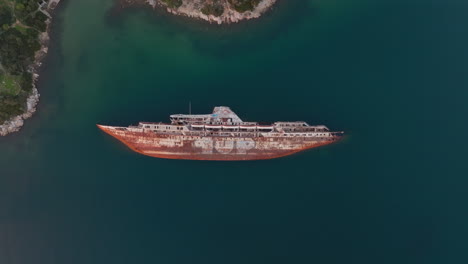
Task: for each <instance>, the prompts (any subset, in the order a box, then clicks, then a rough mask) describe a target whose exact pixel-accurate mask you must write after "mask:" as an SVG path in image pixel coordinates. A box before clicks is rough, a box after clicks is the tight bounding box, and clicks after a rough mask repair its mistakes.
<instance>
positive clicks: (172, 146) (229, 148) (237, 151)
mask: <svg viewBox="0 0 468 264" xmlns="http://www.w3.org/2000/svg"><path fill="white" fill-rule="evenodd" d="M97 127H98V128H99V129H100V130H102V131H103V132H105V133H106V134H108V135H110V136H112V137H114V138H115V139H117V140H119V141H120V142H122V143H123V144H125V145H126V146H127V147H128V148H130V149H131V150H132V151H134V152H137V153H139V154H142V155H145V156H150V157H154V158H163V159H179V160H210V161H246V160H268V159H275V158H281V157H285V156H289V155H292V154H295V153H298V152H302V151H304V150H308V149H312V148H316V147H320V146H324V145H329V144H332V143H335V142H336V141H338V140H339V138H338V139H334V140H322V141H309V142H302V141H301V140H300V139H296V138H291V139H281V144H278V142H276V141H279V140H278V139H272V138H259V137H257V138H217V137H209V136H207V137H182V136H171V135H156V134H154V133H145V132H128V131H126V132H121V131H119V130H117V129H115V128H114V127H110V126H103V125H97ZM273 146H275V147H273ZM283 146H287V147H283Z"/></svg>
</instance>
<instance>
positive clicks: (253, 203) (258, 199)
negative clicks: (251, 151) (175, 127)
mask: <svg viewBox="0 0 468 264" xmlns="http://www.w3.org/2000/svg"><path fill="white" fill-rule="evenodd" d="M467 11H468V4H467V3H465V2H463V1H455V0H453V1H442V0H436V1H431V2H429V3H428V1H422V0H421V1H417V0H414V1H403V0H396V1H395V0H394V1H390V0H388V1H386V0H383V1H379V3H375V1H368V0H357V1H354V2H352V3H348V2H344V1H338V0H327V1H322V0H310V1H299V0H297V1H280V2H279V3H278V5H277V6H276V7H275V8H274V9H273V10H272V11H271V12H269V13H268V14H266V15H265V16H264V17H262V18H261V19H259V20H256V21H250V22H245V23H241V24H236V25H230V26H216V25H209V24H207V23H204V22H200V21H192V20H190V19H186V18H179V17H174V16H171V15H168V14H165V13H164V12H155V13H154V12H152V11H150V10H143V9H131V10H125V11H122V10H120V11H119V10H112V0H105V1H104V0H103V1H94V0H80V1H67V2H65V4H64V5H63V6H61V7H60V10H58V12H57V15H56V20H55V22H54V26H53V35H54V39H53V42H52V44H51V51H50V54H49V56H48V58H47V60H46V62H45V67H44V68H43V70H42V74H41V79H40V83H39V89H40V93H41V95H42V97H41V102H40V106H39V111H38V112H37V113H36V114H35V116H34V117H33V118H32V119H31V120H28V121H27V122H26V125H25V127H24V129H23V130H22V131H21V132H19V133H17V134H14V135H11V136H8V137H5V138H1V139H0V208H2V210H0V263H8V264H10V263H14V264H16V263H35V264H38V263H47V264H49V263H67V264H72V263H88V264H91V263H93V264H94V263H285V262H287V263H392V264H393V263H411V264H414V263H465V262H466V260H468V259H467V256H466V249H467V244H466V235H468V234H467V233H468V232H467V231H468V228H467V226H466V220H468V215H467V212H466V209H465V207H466V206H465V201H466V198H467V197H466V196H467V195H466V191H465V189H466V188H465V187H466V184H467V180H466V176H464V175H465V174H466V172H465V173H464V172H463V171H466V162H463V161H464V159H465V157H466V154H467V148H466V145H467V144H466V143H465V141H464V140H463V135H464V131H465V130H466V129H467V124H466V114H467V113H468V111H467V109H466V106H465V105H466V103H465V101H466V98H467V93H468V92H467V90H466V89H464V88H465V87H466V85H467V84H468V77H467V76H466V69H467V66H468V60H467V59H468V58H467V57H468V56H467V55H468V54H467V52H466V47H467V46H468V34H467V33H468V32H467V31H468V30H467V28H466V23H467V22H468V21H467V18H466V16H465V14H466V12H467ZM189 101H191V102H192V112H194V113H207V112H210V111H211V110H212V107H214V106H216V105H228V106H230V107H231V108H232V109H233V110H234V111H236V112H237V113H238V114H239V116H240V117H241V118H244V119H245V120H247V121H277V120H304V121H307V122H309V123H311V124H325V125H327V126H329V127H330V128H331V129H334V130H344V131H346V133H347V137H346V138H345V140H343V141H342V142H340V143H338V144H334V145H330V146H326V147H322V148H318V149H313V150H310V151H307V152H304V153H301V154H298V155H293V156H290V157H286V158H283V159H277V160H269V161H255V162H254V161H252V162H196V161H177V160H163V159H155V158H149V157H145V156H141V155H138V154H136V153H133V152H131V151H129V150H128V149H126V148H125V147H124V146H122V145H121V144H119V143H118V142H117V141H116V140H114V139H112V138H110V137H109V136H107V135H105V134H103V133H102V132H100V131H99V130H98V129H97V128H96V127H95V124H96V123H102V124H109V125H129V124H136V123H137V122H139V121H167V120H168V115H169V114H173V113H184V112H187V111H188V109H187V108H188V102H189ZM454 137H456V138H454ZM459 137H461V138H459Z"/></svg>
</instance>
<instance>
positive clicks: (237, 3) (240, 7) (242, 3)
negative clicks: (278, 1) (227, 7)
mask: <svg viewBox="0 0 468 264" xmlns="http://www.w3.org/2000/svg"><path fill="white" fill-rule="evenodd" d="M228 1H229V3H230V4H231V5H232V7H233V8H234V9H235V10H236V11H237V12H240V13H243V12H245V11H252V10H254V9H255V7H256V6H257V5H258V3H260V0H228Z"/></svg>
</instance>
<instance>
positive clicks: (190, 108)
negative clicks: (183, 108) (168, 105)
mask: <svg viewBox="0 0 468 264" xmlns="http://www.w3.org/2000/svg"><path fill="white" fill-rule="evenodd" d="M191 114H192V102H190V101H189V115H191Z"/></svg>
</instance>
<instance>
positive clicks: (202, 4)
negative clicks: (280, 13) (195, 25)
mask: <svg viewBox="0 0 468 264" xmlns="http://www.w3.org/2000/svg"><path fill="white" fill-rule="evenodd" d="M121 2H122V4H123V5H124V6H128V5H134V4H140V5H141V4H146V5H150V6H152V7H153V8H157V7H163V8H165V9H166V10H167V11H168V12H169V13H172V14H175V15H183V16H188V17H192V18H199V19H203V20H206V21H209V22H213V23H217V24H223V23H234V22H239V21H241V20H248V19H253V18H258V17H260V16H261V15H262V14H263V13H265V12H266V11H268V10H269V9H270V8H271V7H272V6H273V4H274V3H275V2H276V0H121Z"/></svg>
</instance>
